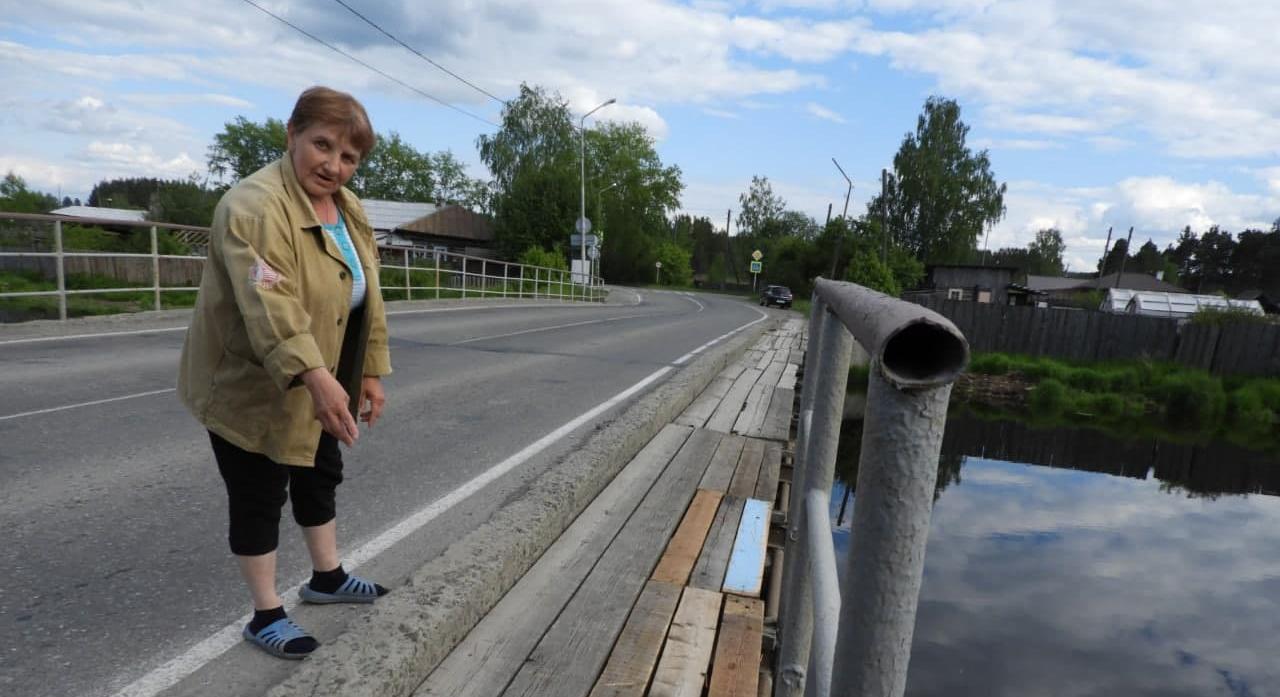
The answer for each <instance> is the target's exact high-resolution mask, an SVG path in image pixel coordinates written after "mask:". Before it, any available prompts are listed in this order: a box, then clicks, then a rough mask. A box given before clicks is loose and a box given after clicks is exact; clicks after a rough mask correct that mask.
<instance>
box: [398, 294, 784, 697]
mask: <svg viewBox="0 0 1280 697" xmlns="http://www.w3.org/2000/svg"><path fill="white" fill-rule="evenodd" d="M803 352H804V323H803V322H802V321H801V320H798V319H797V320H791V321H789V322H787V323H786V324H785V326H783V327H782V328H781V329H778V330H775V331H771V332H769V333H767V334H765V335H764V336H763V337H762V338H761V339H760V341H759V342H757V343H756V345H755V346H754V347H753V348H752V349H751V350H750V351H748V352H747V353H746V354H745V355H744V356H743V357H742V358H741V359H740V360H739V361H737V362H736V363H735V364H733V365H731V366H730V367H729V368H727V369H726V370H725V371H724V372H723V373H721V374H720V375H719V376H718V377H717V378H716V379H715V380H714V381H713V382H712V383H711V384H710V385H709V386H708V387H707V389H706V390H705V391H704V392H703V393H702V395H700V396H699V397H698V398H697V399H696V400H695V401H694V402H693V403H692V404H691V405H690V406H689V407H688V409H686V410H685V411H684V412H683V413H682V414H681V415H680V416H679V417H678V418H677V419H676V420H675V421H674V423H672V424H669V425H668V426H666V427H665V428H664V429H663V430H662V431H661V432H660V433H659V434H658V435H657V436H655V437H654V438H653V440H651V441H650V442H649V443H648V444H647V445H646V446H645V447H644V448H643V449H642V450H641V451H640V452H639V453H638V454H637V455H636V456H635V458H633V459H632V461H631V462H630V463H629V464H628V465H627V466H626V467H625V468H624V469H623V470H622V472H621V473H620V474H619V475H618V477H617V478H616V479H615V480H614V481H613V482H612V483H611V484H610V485H609V486H608V487H607V488H606V489H605V490H604V491H603V492H602V493H601V494H600V495H599V496H598V497H597V498H596V499H595V501H593V502H592V503H591V505H590V506H588V507H587V509H586V510H585V511H583V513H582V514H581V515H580V516H579V517H578V518H577V520H575V521H574V523H573V525H571V526H570V527H569V528H568V530H566V531H565V533H564V534H563V535H562V536H561V537H560V539H559V540H557V541H556V542H555V543H554V544H553V545H552V546H551V547H550V548H549V549H548V550H547V551H546V553H545V554H544V555H543V556H542V558H541V559H540V560H539V561H538V562H537V563H536V564H535V565H534V566H533V567H532V568H531V569H530V570H529V571H528V573H526V574H525V576H524V577H523V578H522V579H521V580H520V582H519V583H517V584H516V585H515V587H513V588H512V589H511V591H510V592H508V593H507V595H506V596H505V597H504V598H503V599H502V600H501V601H500V602H499V603H498V604H497V605H496V606H495V607H494V608H493V610H492V611H491V612H490V613H489V614H488V615H487V616H486V617H485V618H484V619H483V620H482V621H481V622H480V623H479V624H478V625H477V626H476V627H475V628H474V629H473V630H472V631H471V633H470V634H469V635H468V636H467V638H466V639H465V640H464V641H463V642H462V643H461V644H459V645H458V646H457V647H456V648H455V649H454V651H453V652H452V653H451V654H450V655H449V657H448V658H446V659H445V660H444V661H443V662H442V663H441V664H440V665H439V666H438V667H437V668H436V670H435V671H434V672H433V673H432V674H431V675H430V676H428V678H427V680H426V681H425V682H423V683H422V685H420V686H419V687H418V689H417V690H416V692H415V693H414V695H415V697H427V696H428V695H431V696H439V697H496V696H498V695H502V696H504V697H535V696H537V697H587V696H588V695H590V696H592V697H601V696H604V695H611V696H621V695H635V696H642V695H653V696H655V697H667V696H675V695H680V696H684V695H688V696H690V697H697V696H699V695H704V694H706V695H712V696H717V697H720V696H723V697H729V696H732V697H753V696H755V695H757V694H758V693H759V692H761V691H763V690H764V689H766V685H765V684H763V683H762V681H761V663H762V651H763V647H764V641H765V637H764V632H765V628H764V620H765V617H766V616H767V615H772V614H776V609H775V608H773V607H771V606H769V607H766V605H767V604H768V602H769V601H768V600H767V596H768V592H767V588H768V583H769V582H770V580H771V578H772V577H773V576H775V574H773V573H772V568H771V564H770V563H769V557H770V555H769V553H768V545H769V534H770V528H771V522H772V518H773V515H772V512H773V510H774V509H775V508H776V507H777V506H778V505H779V504H781V503H782V502H783V500H784V499H785V496H780V495H779V483H780V480H785V479H786V478H787V472H788V470H789V452H790V444H789V438H790V437H791V433H792V410H793V404H794V401H795V386H796V372H797V367H798V365H799V364H800V363H801V356H803ZM784 461H786V462H785V464H784ZM784 489H785V487H784ZM777 534H778V533H775V535H777ZM767 681H768V676H767V674H766V675H765V679H764V683H767Z"/></svg>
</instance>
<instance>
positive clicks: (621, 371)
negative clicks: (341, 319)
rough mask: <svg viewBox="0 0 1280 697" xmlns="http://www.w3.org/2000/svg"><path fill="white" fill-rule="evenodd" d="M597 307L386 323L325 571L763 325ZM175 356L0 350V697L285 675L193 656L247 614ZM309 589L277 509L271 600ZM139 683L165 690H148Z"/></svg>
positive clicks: (646, 299)
mask: <svg viewBox="0 0 1280 697" xmlns="http://www.w3.org/2000/svg"><path fill="white" fill-rule="evenodd" d="M614 299H615V302H618V301H621V303H622V304H614V305H609V306H582V305H572V304H568V305H554V306H549V307H534V306H523V307H514V308H512V307H508V308H499V307H461V308H448V309H446V310H443V311H442V310H425V311H422V310H418V311H408V312H396V313H394V314H392V315H391V317H390V318H389V322H390V329H391V351H392V362H393V365H394V368H395V371H396V372H395V373H394V374H393V375H391V376H389V377H388V378H387V379H386V380H385V384H386V388H387V393H388V406H387V411H386V413H385V414H384V417H383V420H382V421H381V422H379V423H378V425H377V427H376V428H375V429H373V430H368V429H366V430H364V431H363V432H362V435H361V438H360V440H359V442H358V443H357V444H356V446H355V447H354V448H353V449H350V450H348V451H346V453H345V455H346V478H347V481H346V483H345V484H343V486H342V487H341V488H340V489H339V497H338V504H339V514H338V515H339V521H338V522H339V544H340V546H341V547H342V549H343V552H344V554H349V553H351V552H353V551H358V550H359V549H361V546H362V545H366V544H367V543H368V542H369V541H370V540H373V539H375V538H377V537H378V536H379V535H382V534H384V533H386V532H387V531H388V530H391V529H393V528H394V527H395V526H396V525H397V523H400V522H401V521H402V520H404V519H406V518H407V517H409V516H411V515H412V514H414V513H415V512H418V511H421V510H422V509H424V507H426V506H428V505H430V504H431V503H432V502H434V501H438V500H439V499H441V498H442V497H444V496H446V495H448V494H449V493H450V492H452V491H454V490H455V489H457V488H458V487H459V486H460V485H463V484H464V483H466V482H468V481H469V480H471V479H472V478H474V477H476V476H477V475H478V474H480V473H482V472H484V471H486V470H488V469H489V468H490V467H492V466H493V465H494V464H495V463H498V462H501V461H503V460H505V459H507V458H508V457H510V456H512V455H513V454H515V453H519V452H521V451H522V450H524V449H526V447H527V446H529V445H530V444H531V443H534V442H535V441H538V440H539V439H540V438H542V437H543V436H545V435H546V434H548V433H551V432H553V431H555V430H556V429H557V428H559V427H561V426H562V425H564V424H566V423H568V422H570V421H571V420H573V419H574V418H575V417H577V416H579V415H580V414H582V413H584V412H586V411H588V410H589V409H591V408H592V407H595V406H596V405H598V404H600V403H602V402H605V401H606V400H608V399H609V398H610V397H613V396H614V395H616V394H617V393H619V392H621V391H623V390H625V389H626V388H628V387H630V386H632V385H633V384H635V383H637V382H638V381H640V380H642V379H643V378H645V377H646V376H648V375H650V374H651V373H653V372H654V371H655V370H657V369H659V368H661V367H663V366H667V365H670V364H671V363H672V362H673V361H675V360H677V359H678V358H679V357H681V356H682V355H684V354H686V353H687V352H689V351H691V350H693V349H695V348H697V347H699V346H701V345H703V344H704V343H706V342H707V341H709V340H711V339H714V338H716V337H718V336H721V335H723V334H725V333H726V332H729V331H731V330H733V329H735V328H738V327H741V326H743V325H745V324H747V323H750V322H752V321H754V320H757V319H759V318H760V317H761V316H762V314H763V311H761V310H757V309H756V308H755V307H753V306H752V305H750V304H748V303H745V302H742V301H740V300H736V299H732V298H726V297H719V296H714V295H701V294H699V295H688V294H677V293H658V292H646V291H635V292H633V291H630V290H626V289H622V290H617V291H615V293H614ZM633 302H634V303H635V304H630V303H633ZM177 324H178V323H177V322H175V323H173V326H176V325H177ZM182 338H183V332H182V331H155V332H147V333H140V334H119V335H113V336H96V337H82V338H68V339H58V340H49V341H36V342H29V341H22V342H12V341H8V342H6V341H5V339H4V338H3V336H0V366H3V370H0V443H3V447H0V529H3V530H4V531H5V544H4V545H3V546H0V569H3V570H4V573H3V574H2V575H0V694H12V695H24V696H27V697H44V696H48V697H54V696H58V697H63V696H66V695H112V694H117V692H118V691H120V690H122V689H124V688H126V687H129V686H132V687H133V688H134V689H136V690H138V691H137V692H136V694H146V693H147V690H148V689H150V688H149V687H147V686H148V685H165V684H169V683H173V682H174V681H175V680H177V679H178V678H181V680H180V681H178V682H177V683H176V686H174V687H171V688H170V690H169V693H170V694H176V693H183V694H193V693H199V694H256V693H260V692H261V690H262V689H263V687H264V686H265V685H267V684H271V683H274V682H275V681H277V680H279V679H281V678H283V677H284V676H285V675H287V671H288V670H289V665H290V664H288V662H284V661H279V660H277V659H272V658H270V657H267V656H265V655H262V654H260V653H259V652H256V651H254V650H252V648H251V647H248V646H247V645H244V644H243V643H239V644H235V645H233V646H232V647H231V648H230V649H229V650H226V645H227V643H228V642H226V641H224V642H223V644H222V645H219V644H218V643H217V642H216V641H212V640H210V637H213V636H215V635H217V634H218V633H219V632H221V633H222V635H223V637H224V638H225V637H226V636H227V630H228V629H234V628H236V625H237V623H238V621H239V619H240V618H241V617H242V616H244V615H245V614H246V613H247V612H248V611H249V610H250V606H249V602H248V597H247V593H246V592H245V591H244V590H243V585H242V583H241V582H240V580H239V576H238V573H237V571H236V569H235V566H234V563H233V561H232V558H231V556H230V552H229V550H228V549H227V546H226V500H225V493H224V490H223V487H222V482H221V480H220V479H219V477H218V474H217V470H216V468H215V466H214V463H213V458H212V454H211V452H210V449H209V443H208V437H207V434H206V433H205V432H204V431H203V430H202V429H201V428H200V427H199V426H198V424H197V423H196V422H195V421H194V420H193V419H192V418H191V417H190V416H189V415H188V414H187V413H186V411H185V409H183V408H182V406H181V405H180V404H179V402H178V400H177V398H176V396H175V394H174V392H173V391H172V387H173V383H174V377H175V374H176V361H177V357H178V353H179V351H180V349H181V344H182ZM619 408H621V407H619ZM612 413H614V412H606V413H605V414H603V415H601V416H600V417H598V418H597V419H596V420H595V421H594V422H589V423H587V424H585V425H583V426H582V427H580V428H578V429H577V430H575V431H573V432H572V433H570V434H568V435H566V436H565V437H563V438H560V439H559V440H557V441H556V442H555V443H553V444H552V445H550V446H549V447H547V448H546V449H544V450H542V451H541V452H538V453H535V454H534V455H533V456H531V457H530V458H529V459H527V460H526V461H524V462H523V463H522V464H521V465H519V466H518V467H516V468H515V469H513V470H512V471H511V472H510V473H508V474H506V475H504V476H502V477H499V478H498V479H496V480H495V481H493V482H492V483H490V484H489V485H487V486H486V487H484V488H483V489H481V490H479V491H478V492H477V493H475V494H474V495H472V496H470V497H469V498H467V499H465V500H464V501H462V502H461V503H459V504H457V505H455V506H453V507H451V508H449V509H448V510H446V511H444V512H442V513H441V514H440V515H438V516H436V517H434V518H433V519H432V520H431V521H430V522H429V523H427V524H426V525H425V526H423V527H421V528H420V529H418V530H416V531H414V532H412V533H410V534H407V535H405V536H403V538H402V539H401V538H397V541H396V542H395V543H394V544H392V545H391V546H390V547H389V548H387V549H386V550H385V551H383V552H382V553H380V554H377V555H376V556H372V557H371V558H370V559H369V560H368V561H367V562H366V563H364V564H363V566H361V568H360V571H361V573H362V574H363V575H366V576H371V577H373V578H375V579H376V580H378V581H380V582H382V583H384V585H389V586H392V587H394V586H395V585H396V584H397V583H399V582H402V581H403V579H405V578H406V577H407V576H408V575H409V573H410V572H411V571H412V570H413V569H414V568H416V567H417V566H419V565H421V564H422V563H423V562H425V561H427V560H428V559H430V558H432V557H434V556H435V555H437V554H439V553H440V552H441V551H442V550H443V549H444V548H445V547H446V546H447V545H448V544H449V542H451V541H452V540H454V539H457V538H458V537H460V536H461V535H462V534H465V533H466V532H467V531H468V530H470V529H472V528H473V527H474V526H475V525H477V524H478V523H479V522H481V521H483V520H485V519H486V518H487V516H488V515H489V514H490V513H491V512H492V511H493V510H494V509H495V508H496V507H498V506H501V505H502V503H503V502H504V501H505V500H508V499H509V498H510V497H512V496H514V495H518V493H519V492H520V490H521V488H522V487H523V486H525V485H526V484H527V483H528V482H529V481H530V480H531V479H532V478H533V477H535V476H536V475H537V474H538V473H539V472H541V471H542V470H543V469H545V468H546V467H547V466H548V465H549V464H550V463H551V462H554V461H555V460H556V459H557V458H558V457H560V456H562V455H563V454H564V453H565V452H568V451H569V450H570V449H571V448H573V447H574V445H575V444H576V443H578V442H580V440H581V439H582V438H583V437H584V436H585V434H587V433H589V431H590V429H591V428H593V427H595V426H596V425H598V424H599V423H600V422H603V421H605V420H608V419H609V418H610V415H611V414H612ZM309 571H310V564H309V562H308V560H307V558H306V554H305V550H304V548H303V545H302V543H301V535H300V534H299V533H298V532H297V530H296V527H295V526H294V525H293V523H292V520H291V518H290V517H289V514H288V512H287V507H286V512H285V518H284V522H283V523H282V526H281V549H280V573H279V585H280V588H281V589H282V590H284V589H287V588H289V587H290V586H292V585H294V584H296V583H299V582H301V581H302V580H305V578H306V577H307V575H308V574H309ZM323 610H324V612H323V613H321V612H315V611H313V609H312V608H308V607H300V608H298V609H297V610H295V611H291V613H292V614H293V615H294V616H295V617H298V618H301V620H302V621H303V622H304V624H305V625H306V626H307V627H308V629H310V630H311V631H312V632H313V633H315V634H316V635H317V636H318V637H320V638H321V640H322V641H323V640H324V638H325V637H327V636H328V637H331V636H334V635H335V634H336V633H338V632H340V631H341V629H342V627H343V626H344V625H345V623H346V622H347V621H349V620H350V618H351V617H353V616H354V615H353V613H357V612H359V608H350V607H344V608H323ZM201 642H204V643H203V644H202V643H201ZM232 643H234V642H232ZM175 660H176V661H177V664H176V665H177V667H176V668H175V663H174V661H175ZM158 670H169V671H173V670H178V671H179V672H180V673H181V674H180V675H177V676H176V677H175V678H173V679H171V680H168V681H164V680H160V681H158V682H157V680H156V679H155V678H156V676H157V675H158V672H157V671H158ZM183 676H185V677H183ZM139 681H141V682H139Z"/></svg>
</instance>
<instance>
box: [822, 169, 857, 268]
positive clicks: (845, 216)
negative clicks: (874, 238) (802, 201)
mask: <svg viewBox="0 0 1280 697" xmlns="http://www.w3.org/2000/svg"><path fill="white" fill-rule="evenodd" d="M831 163H832V164H834V165H835V166H836V169H838V170H840V176H842V177H844V180H845V181H846V182H848V183H849V188H847V189H845V191H844V211H843V212H842V213H840V224H841V226H843V227H845V228H848V227H849V194H851V193H853V180H852V179H850V178H849V175H847V174H845V173H844V167H841V166H840V163H839V162H836V158H834V157H833V158H831ZM830 215H831V207H830V206H828V207H827V216H828V217H830ZM841 242H844V235H840V236H839V237H837V238H836V252H835V254H832V255H831V275H830V278H831V279H832V280H836V268H837V267H838V265H839V264H840V247H841V246H842V245H841Z"/></svg>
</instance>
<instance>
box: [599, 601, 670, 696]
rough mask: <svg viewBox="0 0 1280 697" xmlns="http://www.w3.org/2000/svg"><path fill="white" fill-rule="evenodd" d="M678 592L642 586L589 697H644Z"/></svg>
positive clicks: (665, 635) (665, 636) (660, 650)
mask: <svg viewBox="0 0 1280 697" xmlns="http://www.w3.org/2000/svg"><path fill="white" fill-rule="evenodd" d="M680 591H681V587H680V586H679V585H676V584H672V583H663V582H662V581H652V580H651V581H649V582H648V583H646V584H645V586H644V590H643V591H641V593H640V598H639V599H637V600H636V606H635V607H633V608H631V615H630V616H628V617H627V624H626V625H625V626H624V627H623V628H622V633H621V634H619V635H618V643H617V644H615V645H614V647H613V652H612V653H610V654H609V662H608V663H606V664H605V666H604V672H602V673H601V674H600V678H599V679H598V680H596V684H595V687H594V688H592V690H591V697H644V694H645V691H646V690H647V689H648V687H649V678H651V677H653V670H654V668H655V667H656V665H657V663H658V656H659V654H660V653H661V652H662V643H663V641H665V640H666V638H667V629H668V628H669V627H670V626H671V618H672V616H673V615H675V612H676V605H677V604H678V603H679V602H680Z"/></svg>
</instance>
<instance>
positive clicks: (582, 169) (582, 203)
mask: <svg viewBox="0 0 1280 697" xmlns="http://www.w3.org/2000/svg"><path fill="white" fill-rule="evenodd" d="M616 101H618V100H617V99H614V98H613V97H610V98H609V99H608V100H606V101H604V102H602V103H601V104H600V105H599V106H597V107H596V108H594V109H592V110H591V111H588V112H587V113H585V114H583V115H582V118H581V119H580V120H579V121H578V145H579V147H580V148H581V157H580V159H579V160H578V167H579V169H578V173H579V175H580V179H579V181H580V184H581V186H580V187H579V198H578V203H579V206H578V220H584V221H585V220H586V219H587V117H588V116H590V115H592V114H594V113H596V112H597V111H599V110H601V109H603V108H605V107H607V106H609V105H610V104H613V103H614V102H616ZM580 225H582V228H583V229H581V230H579V231H578V234H579V235H582V237H581V239H580V240H579V241H580V242H582V267H581V270H582V271H583V272H585V271H586V269H587V232H588V230H587V229H586V225H585V224H583V223H580ZM575 227H577V226H575ZM586 282H587V283H590V282H591V278H590V277H588V278H587V279H586ZM584 285H585V284H584Z"/></svg>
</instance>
